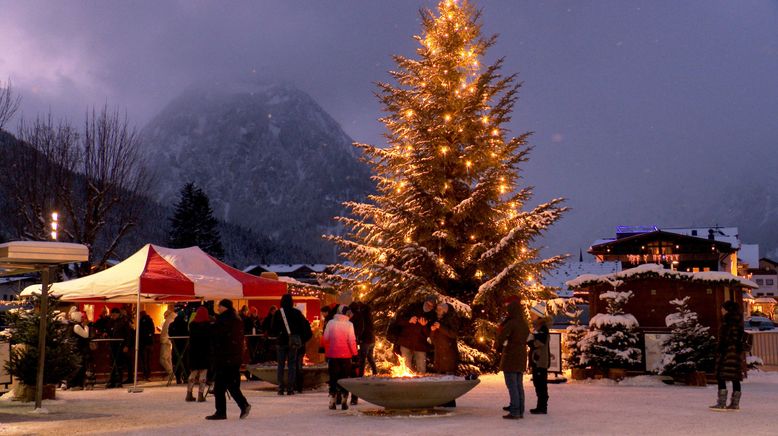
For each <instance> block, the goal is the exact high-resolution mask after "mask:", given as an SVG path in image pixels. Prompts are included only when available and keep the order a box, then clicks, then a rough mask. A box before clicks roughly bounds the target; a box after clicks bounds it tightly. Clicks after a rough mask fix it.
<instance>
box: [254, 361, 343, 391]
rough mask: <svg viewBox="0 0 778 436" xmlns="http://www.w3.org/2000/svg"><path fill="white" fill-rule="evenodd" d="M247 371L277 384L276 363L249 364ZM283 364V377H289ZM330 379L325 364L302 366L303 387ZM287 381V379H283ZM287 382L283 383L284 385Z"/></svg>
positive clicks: (309, 387) (321, 383)
mask: <svg viewBox="0 0 778 436" xmlns="http://www.w3.org/2000/svg"><path fill="white" fill-rule="evenodd" d="M246 369H248V371H249V372H250V373H251V374H252V375H254V376H255V377H257V378H258V379H260V380H262V381H266V382H268V383H271V384H274V385H277V384H278V373H277V367H276V365H249V366H248V367H246ZM286 369H287V368H286V366H284V379H287V378H288V377H289V374H288V371H286ZM329 379H330V377H329V373H328V370H327V365H311V366H303V388H305V389H312V388H315V387H317V386H319V385H323V384H324V383H327V381H328V380H329ZM284 382H287V380H284ZM286 384H287V383H284V385H286Z"/></svg>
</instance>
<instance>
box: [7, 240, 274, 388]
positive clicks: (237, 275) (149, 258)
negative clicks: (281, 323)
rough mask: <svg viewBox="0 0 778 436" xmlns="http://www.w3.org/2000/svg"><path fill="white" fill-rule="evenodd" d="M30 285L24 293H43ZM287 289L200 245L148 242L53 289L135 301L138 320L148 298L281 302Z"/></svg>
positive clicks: (101, 300) (90, 298) (72, 298)
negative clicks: (118, 260) (234, 265)
mask: <svg viewBox="0 0 778 436" xmlns="http://www.w3.org/2000/svg"><path fill="white" fill-rule="evenodd" d="M40 289H41V286H40V285H33V286H29V287H27V288H26V289H25V290H24V291H23V292H22V296H25V295H32V294H33V293H39V292H40ZM286 292H287V286H286V284H285V283H283V282H281V281H277V280H271V279H267V278H262V277H257V276H254V275H251V274H247V273H244V272H242V271H239V270H237V269H235V268H232V267H230V266H229V265H227V264H225V263H223V262H221V261H219V260H217V259H215V258H213V257H212V256H210V255H208V254H207V253H205V252H203V251H202V250H201V249H200V248H199V247H189V248H181V249H174V248H167V247H160V246H157V245H152V244H147V245H145V246H144V247H143V248H141V249H140V250H139V251H137V252H136V253H135V254H133V255H131V256H130V257H128V258H127V259H126V260H124V261H123V262H121V263H119V264H117V265H115V266H113V267H111V268H108V269H106V270H104V271H101V272H98V273H95V274H92V275H89V276H86V277H82V278H79V279H75V280H70V281H66V282H59V283H54V284H53V285H51V288H50V293H51V294H52V295H55V296H57V297H59V298H60V299H61V300H62V301H66V302H74V303H83V304H87V303H91V304H112V303H131V304H136V305H137V309H136V311H135V325H136V326H137V325H138V324H139V316H140V310H141V305H142V304H144V303H160V304H167V303H174V302H187V301H205V300H219V299H222V298H227V299H231V300H234V301H240V300H268V301H274V302H277V301H278V300H279V299H280V297H281V296H282V295H283V294H285V293H286ZM137 363H138V335H136V343H135V365H134V373H135V374H134V383H133V388H131V389H130V391H131V392H140V391H141V389H138V388H137V381H138V374H137V372H138V364H137Z"/></svg>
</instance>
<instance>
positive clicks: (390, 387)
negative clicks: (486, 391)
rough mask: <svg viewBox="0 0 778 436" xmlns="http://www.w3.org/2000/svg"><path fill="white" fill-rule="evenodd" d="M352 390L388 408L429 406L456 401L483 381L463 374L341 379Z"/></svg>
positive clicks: (369, 400) (341, 382) (363, 397)
mask: <svg viewBox="0 0 778 436" xmlns="http://www.w3.org/2000/svg"><path fill="white" fill-rule="evenodd" d="M338 383H339V384H340V385H341V386H343V388H345V389H346V390H348V391H349V392H351V393H353V394H355V395H356V396H358V397H359V398H362V399H363V400H365V401H368V402H370V403H373V404H375V405H378V406H382V407H385V408H386V409H425V408H431V407H436V406H441V405H443V404H446V403H448V402H450V401H452V400H455V399H457V398H459V397H461V396H462V395H464V394H466V393H467V392H468V391H470V390H471V389H473V388H474V387H476V385H478V383H480V380H477V379H476V380H465V379H464V378H462V377H452V376H442V377H436V376H431V377H414V378H389V377H359V378H346V379H342V380H339V381H338Z"/></svg>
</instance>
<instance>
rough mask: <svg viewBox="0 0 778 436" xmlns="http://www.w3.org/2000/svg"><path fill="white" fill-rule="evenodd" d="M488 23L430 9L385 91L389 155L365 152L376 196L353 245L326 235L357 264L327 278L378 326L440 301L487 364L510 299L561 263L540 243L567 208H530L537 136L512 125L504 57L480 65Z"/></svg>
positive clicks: (355, 217)
mask: <svg viewBox="0 0 778 436" xmlns="http://www.w3.org/2000/svg"><path fill="white" fill-rule="evenodd" d="M479 17H480V12H479V11H477V10H476V8H475V7H474V6H473V5H471V4H470V3H469V2H467V1H461V2H455V1H451V0H447V1H442V2H440V3H439V4H438V6H437V11H432V10H422V11H421V22H422V33H421V35H420V36H417V37H416V40H417V41H418V43H419V47H418V48H417V50H416V53H417V55H418V56H417V57H416V58H407V57H403V56H395V61H396V63H397V65H398V69H397V70H396V71H392V72H391V75H392V77H393V78H394V80H395V83H393V84H390V83H381V84H379V87H380V93H379V97H380V101H381V103H382V104H383V108H384V111H385V112H386V116H385V117H383V118H382V119H381V121H382V122H383V123H384V125H385V126H386V128H387V131H388V132H387V134H386V138H387V139H388V146H386V147H378V146H373V145H368V144H357V146H358V147H360V148H361V149H362V151H363V153H364V156H365V160H366V161H367V162H368V164H369V165H370V166H371V169H372V172H373V179H374V180H375V181H376V184H377V194H376V195H373V196H370V197H369V199H368V202H365V203H356V202H351V203H346V206H347V207H348V208H349V209H350V212H351V216H347V217H339V218H337V219H338V220H339V221H340V223H342V224H343V225H344V227H345V228H346V232H345V234H344V236H342V237H341V236H329V237H328V238H329V239H331V240H332V241H334V242H335V243H337V244H338V245H339V246H340V247H341V248H342V249H343V250H342V255H343V256H344V257H345V258H346V259H347V260H348V261H349V262H348V263H344V264H341V265H338V266H337V270H336V274H335V275H334V276H331V277H329V279H330V280H331V281H333V282H334V283H336V285H340V286H344V287H351V288H353V289H356V290H357V292H355V295H357V296H358V298H361V299H363V300H365V301H368V302H370V303H371V304H372V305H373V306H374V310H376V311H377V312H378V313H379V314H380V315H379V316H377V317H376V319H377V320H379V322H381V323H382V324H383V325H386V323H388V321H389V320H391V318H392V316H393V315H394V314H395V313H397V312H399V311H401V310H402V309H404V308H405V307H406V306H407V305H409V304H412V303H414V302H417V301H420V300H421V299H422V298H423V296H424V295H426V294H437V295H438V296H439V299H442V300H443V301H447V302H449V303H451V304H452V305H453V306H454V308H455V309H456V310H458V311H459V312H460V315H461V316H462V317H463V318H464V321H465V322H464V325H465V327H463V328H462V332H461V333H462V335H463V336H464V343H460V345H461V346H460V349H463V350H466V352H463V358H464V359H465V361H469V363H471V364H475V365H477V366H479V367H486V366H488V363H485V362H488V361H490V360H491V359H490V358H489V357H488V356H485V355H483V354H480V353H479V351H478V350H479V349H480V350H486V349H488V348H489V347H490V346H491V340H492V338H493V337H494V334H495V332H496V322H497V321H498V320H499V318H500V317H501V315H502V314H503V313H502V310H503V309H502V305H501V302H502V301H503V298H505V297H507V296H513V295H518V296H519V297H520V298H521V299H522V300H523V301H525V302H527V301H529V300H534V299H538V298H539V296H538V293H539V292H542V291H543V289H544V288H543V287H542V286H540V285H539V283H538V278H539V277H540V276H541V275H542V274H543V272H545V271H546V270H548V269H550V268H553V267H555V266H556V265H558V264H559V263H560V262H561V261H562V260H563V257H562V256H555V257H551V258H547V259H539V258H538V256H539V250H538V248H535V247H533V246H532V242H533V241H534V240H535V239H536V238H537V237H538V236H540V235H541V234H542V233H543V232H544V231H545V230H546V229H547V228H548V227H549V226H550V225H552V224H553V223H554V222H555V221H556V220H558V219H559V218H560V216H561V215H562V213H563V212H564V211H565V209H566V208H564V207H562V206H561V202H562V199H554V200H551V201H550V202H547V203H542V204H540V205H538V206H536V207H534V208H532V209H529V210H525V205H526V203H527V202H528V201H529V200H530V198H531V196H532V188H531V187H529V186H520V185H519V182H520V175H519V166H520V164H521V163H523V162H525V161H527V159H528V153H529V151H530V147H529V146H528V145H527V139H528V136H529V134H527V133H525V134H521V135H519V136H517V137H512V136H511V135H510V132H509V130H508V128H507V127H506V124H507V123H508V122H509V121H510V119H511V111H512V108H513V105H514V103H515V102H516V99H517V91H518V88H519V85H518V84H517V83H516V81H515V79H516V77H515V75H508V76H503V75H502V74H501V73H500V68H501V66H502V60H501V59H500V60H498V61H497V62H495V63H494V64H492V65H488V66H484V65H482V63H481V59H482V58H483V56H484V54H485V53H486V51H487V49H488V48H489V47H491V46H492V45H493V44H494V42H495V37H494V36H491V37H484V36H482V35H481V23H480V18H479ZM378 331H381V330H380V326H379V330H378ZM476 360H478V362H476Z"/></svg>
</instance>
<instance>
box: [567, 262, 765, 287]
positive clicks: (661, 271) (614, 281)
mask: <svg viewBox="0 0 778 436" xmlns="http://www.w3.org/2000/svg"><path fill="white" fill-rule="evenodd" d="M648 277H661V278H665V279H670V280H686V281H690V282H708V283H728V284H739V285H741V286H744V287H747V288H753V289H756V288H758V287H759V286H758V285H757V284H756V283H754V282H752V281H751V280H747V279H744V278H742V277H738V276H734V275H732V274H730V273H728V272H723V271H704V272H697V273H690V272H682V271H671V270H669V269H665V268H663V267H662V265H657V264H655V263H646V264H643V265H639V266H636V267H635V268H630V269H625V270H624V271H619V272H615V273H611V274H603V275H596V274H583V275H580V276H578V277H577V278H575V279H573V280H570V281H568V282H567V283H565V284H566V285H567V286H568V287H570V288H571V289H577V288H582V287H584V286H590V285H597V284H608V285H611V286H620V285H622V284H624V281H626V280H634V279H638V278H648Z"/></svg>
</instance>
